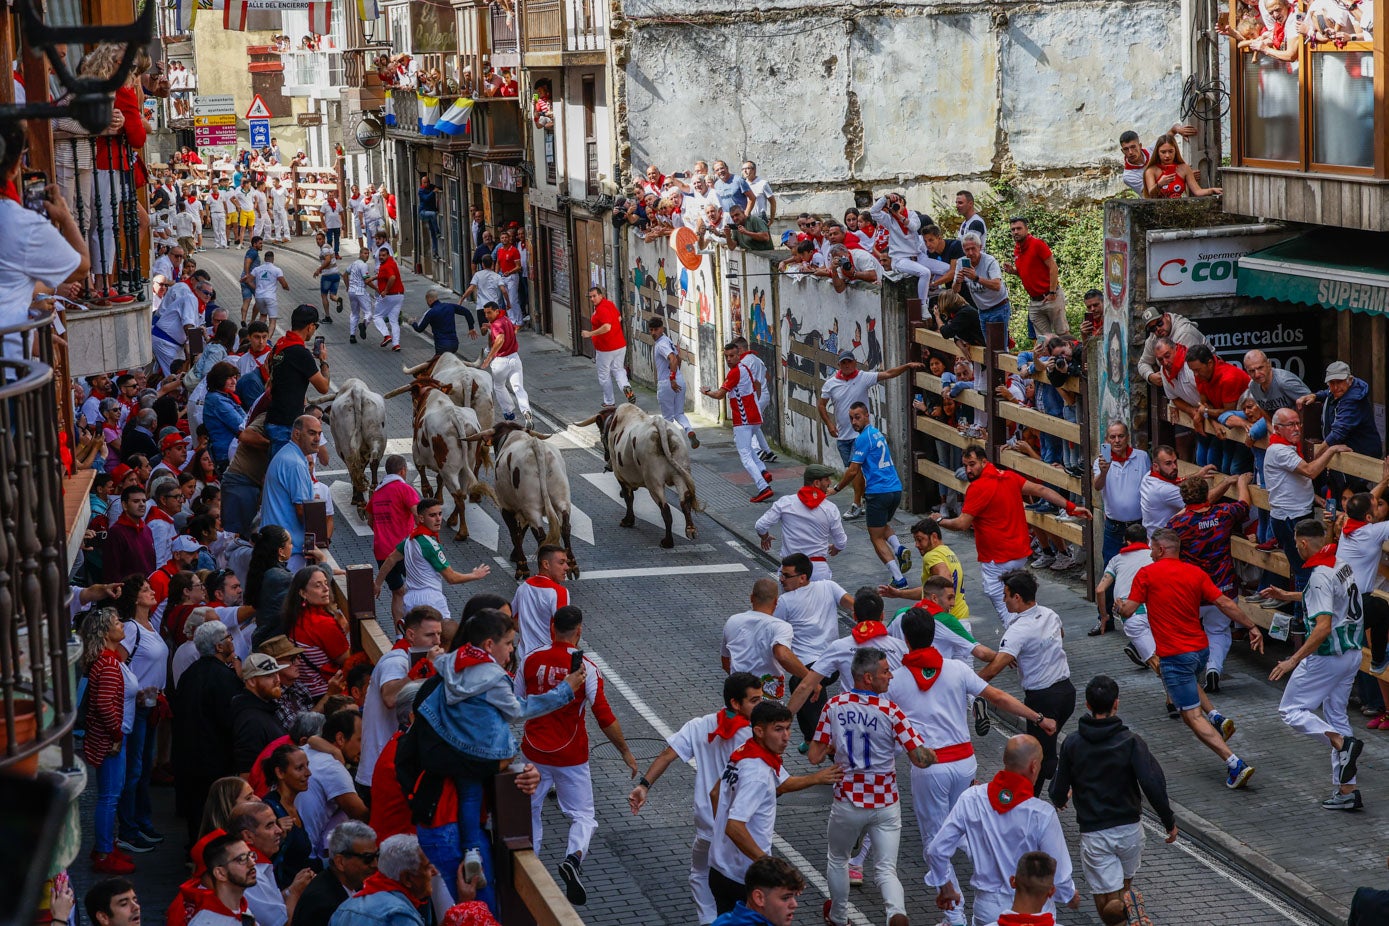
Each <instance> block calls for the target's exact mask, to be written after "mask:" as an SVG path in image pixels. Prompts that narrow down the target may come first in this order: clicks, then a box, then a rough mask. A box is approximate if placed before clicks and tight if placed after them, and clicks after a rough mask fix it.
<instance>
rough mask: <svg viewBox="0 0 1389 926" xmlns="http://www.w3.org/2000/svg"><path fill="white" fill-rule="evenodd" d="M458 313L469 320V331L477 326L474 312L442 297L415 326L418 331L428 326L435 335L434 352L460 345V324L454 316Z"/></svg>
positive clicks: (455, 347)
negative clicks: (457, 323) (458, 324)
mask: <svg viewBox="0 0 1389 926" xmlns="http://www.w3.org/2000/svg"><path fill="white" fill-rule="evenodd" d="M458 315H462V316H463V317H464V318H466V319H467V320H468V330H469V331H473V330H475V329H476V328H477V322H476V321H475V320H474V319H473V313H472V312H470V311H468V310H467V309H465V308H463V306H461V305H459V304H458V303H456V302H445V301H444V300H442V299H440V300H438V301H437V302H435V303H434V305H432V306H430V307H429V311H428V312H425V313H424V314H423V315H421V316H420V318H419V320H418V321H416V322H415V323H414V325H413V327H414V329H415V330H416V331H423V330H424V329H425V328H428V329H429V331H430V334H432V335H433V336H434V353H436V354H442V353H443V352H444V351H446V350H455V349H457V347H458V326H457V325H456V323H455V322H454V317H455V316H458Z"/></svg>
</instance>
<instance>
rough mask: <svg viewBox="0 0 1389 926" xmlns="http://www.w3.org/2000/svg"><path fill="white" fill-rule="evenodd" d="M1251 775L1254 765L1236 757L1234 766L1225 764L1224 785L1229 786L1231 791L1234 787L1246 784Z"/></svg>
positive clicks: (1241, 786)
mask: <svg viewBox="0 0 1389 926" xmlns="http://www.w3.org/2000/svg"><path fill="white" fill-rule="evenodd" d="M1253 777H1254V766H1252V765H1250V764H1249V763H1248V762H1246V761H1244V760H1243V759H1236V760H1235V767H1234V768H1230V767H1229V766H1226V771H1225V787H1227V788H1229V789H1230V790H1231V791H1233V790H1235V789H1236V788H1243V787H1244V786H1245V785H1246V784H1248V782H1249V779H1250V778H1253Z"/></svg>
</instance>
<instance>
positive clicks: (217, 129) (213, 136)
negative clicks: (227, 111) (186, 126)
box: [193, 125, 236, 148]
mask: <svg viewBox="0 0 1389 926" xmlns="http://www.w3.org/2000/svg"><path fill="white" fill-rule="evenodd" d="M193 141H194V143H195V144H197V146H198V147H199V148H215V147H220V146H223V145H233V146H234V145H235V144H236V126H234V125H200V126H195V127H194V128H193Z"/></svg>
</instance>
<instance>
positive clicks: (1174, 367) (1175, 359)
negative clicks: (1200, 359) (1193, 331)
mask: <svg viewBox="0 0 1389 926" xmlns="http://www.w3.org/2000/svg"><path fill="white" fill-rule="evenodd" d="M1169 360H1170V361H1171V362H1170V363H1168V364H1165V365H1164V366H1163V368H1162V378H1163V379H1165V380H1167V381H1168V382H1169V383H1175V382H1176V381H1177V377H1178V376H1180V375H1181V373H1182V367H1183V366H1185V365H1186V345H1185V344H1178V345H1177V347H1176V349H1175V350H1173V351H1172V356H1171V357H1170V358H1169Z"/></svg>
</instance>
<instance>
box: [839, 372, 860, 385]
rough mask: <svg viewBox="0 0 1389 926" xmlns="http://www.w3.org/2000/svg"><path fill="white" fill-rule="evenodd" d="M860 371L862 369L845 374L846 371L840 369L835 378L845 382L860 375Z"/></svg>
mask: <svg viewBox="0 0 1389 926" xmlns="http://www.w3.org/2000/svg"><path fill="white" fill-rule="evenodd" d="M860 372H861V371H860V370H855V371H854V372H852V373H850V374H849V375H848V376H845V375H844V371H843V370H840V371H838V372H837V373H835V374H834V378H835V379H839V380H843V381H844V382H846V383H847V382H848V381H849V380H851V379H853V378H854V377H855V376H858V375H859V373H860Z"/></svg>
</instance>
